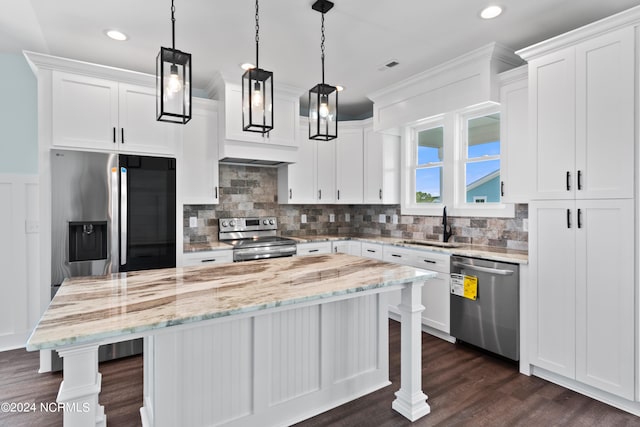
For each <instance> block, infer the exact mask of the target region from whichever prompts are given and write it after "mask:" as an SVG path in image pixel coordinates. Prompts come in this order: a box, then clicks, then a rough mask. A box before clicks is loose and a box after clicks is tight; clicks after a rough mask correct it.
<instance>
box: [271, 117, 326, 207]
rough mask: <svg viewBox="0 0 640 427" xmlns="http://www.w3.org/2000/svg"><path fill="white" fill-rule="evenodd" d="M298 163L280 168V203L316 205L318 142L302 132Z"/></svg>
mask: <svg viewBox="0 0 640 427" xmlns="http://www.w3.org/2000/svg"><path fill="white" fill-rule="evenodd" d="M299 135H300V146H299V147H298V151H297V153H296V162H295V163H292V164H289V165H285V166H280V167H279V168H278V203H281V204H287V203H315V202H316V198H317V197H318V193H317V192H316V186H317V158H316V150H317V143H316V141H310V140H309V138H308V137H307V134H306V132H305V131H303V130H300V131H299Z"/></svg>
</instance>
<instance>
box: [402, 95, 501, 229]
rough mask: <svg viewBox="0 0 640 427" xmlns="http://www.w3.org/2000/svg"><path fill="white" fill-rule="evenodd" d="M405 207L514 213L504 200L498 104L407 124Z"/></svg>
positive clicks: (421, 211)
mask: <svg viewBox="0 0 640 427" xmlns="http://www.w3.org/2000/svg"><path fill="white" fill-rule="evenodd" d="M402 150H403V154H402V158H403V166H402V168H403V174H402V181H401V185H402V212H403V213H406V214H409V215H442V208H443V207H444V206H446V207H447V213H449V214H450V215H454V216H484V217H513V215H514V207H513V205H511V204H510V205H506V204H503V203H502V202H501V200H500V187H501V181H500V152H501V149H500V112H499V105H497V104H495V103H486V104H482V105H478V106H474V107H469V108H466V109H464V110H461V111H457V112H452V113H447V114H444V115H440V116H437V117H433V118H430V119H425V120H421V121H420V122H416V123H414V124H413V125H412V126H409V127H407V128H405V129H404V133H403V143H402Z"/></svg>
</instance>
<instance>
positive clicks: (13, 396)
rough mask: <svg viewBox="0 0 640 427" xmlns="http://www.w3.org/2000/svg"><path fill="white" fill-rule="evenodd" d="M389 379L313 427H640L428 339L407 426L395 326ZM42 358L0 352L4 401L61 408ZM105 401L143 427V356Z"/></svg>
mask: <svg viewBox="0 0 640 427" xmlns="http://www.w3.org/2000/svg"><path fill="white" fill-rule="evenodd" d="M389 335H390V336H389V351H390V380H391V381H392V382H393V383H394V384H392V385H391V386H388V387H385V388H384V389H381V390H379V391H377V392H375V393H371V394H369V395H367V396H365V397H363V398H361V399H358V400H355V401H353V402H350V403H348V404H346V405H343V406H340V407H338V408H336V409H334V410H332V411H329V412H325V413H323V414H320V415H318V416H317V417H314V418H311V419H309V420H307V421H304V422H302V423H300V424H297V426H298V427H311V426H344V427H347V426H348V427H352V426H363V427H364V426H367V427H369V426H376V427H378V426H379V427H400V426H408V425H414V426H421V427H422V426H447V427H449V426H474V427H476V426H492V427H493V426H527V427H531V426H533V427H536V426H541V427H542V426H544V427H547V426H580V427H582V426H598V427H603V426H639V425H640V418H638V417H635V416H633V415H631V414H628V413H626V412H623V411H620V410H618V409H615V408H612V407H610V406H607V405H605V404H604V403H600V402H597V401H595V400H593V399H590V398H588V397H585V396H582V395H580V394H577V393H574V392H572V391H569V390H567V389H565V388H562V387H560V386H557V385H554V384H551V383H548V382H546V381H544V380H541V379H539V378H535V377H526V376H524V375H520V374H519V373H518V369H517V366H516V364H514V363H513V362H509V361H505V360H502V359H500V358H497V357H493V356H491V355H488V354H485V353H483V352H481V351H479V350H477V349H475V348H472V347H468V346H465V345H460V344H459V345H454V344H450V343H448V342H445V341H442V340H440V339H438V338H434V337H432V336H430V335H427V334H423V335H422V343H423V387H424V389H425V390H426V391H427V393H428V394H429V400H428V402H429V405H430V406H431V414H429V415H427V416H426V417H424V418H422V419H421V420H418V421H416V422H415V423H414V424H411V423H410V422H408V421H407V420H406V419H405V418H403V417H402V416H401V415H399V414H397V413H396V412H395V411H393V410H392V409H391V402H392V401H393V399H394V395H393V393H394V392H395V391H397V389H398V385H397V384H398V383H399V377H400V328H399V324H398V323H397V322H394V321H390V322H389ZM37 369H38V354H37V353H28V352H26V351H24V350H13V351H8V352H4V353H0V402H35V403H36V404H37V405H39V404H40V402H44V403H49V402H55V398H56V394H57V391H58V387H59V384H60V381H61V378H62V376H61V375H60V374H50V373H49V374H38V373H37ZM100 372H102V393H101V394H100V402H101V403H102V404H103V405H104V406H105V412H106V413H107V415H108V417H107V422H108V425H109V426H110V427H115V426H127V427H130V426H138V425H140V416H139V412H138V410H139V408H140V406H142V358H141V357H132V358H128V359H122V360H118V361H112V362H108V363H103V364H102V365H101V366H100ZM60 425H62V414H61V413H46V412H40V411H39V410H37V411H36V412H30V413H23V414H17V413H6V412H1V411H0V426H11V427H22V426H38V427H45V426H60Z"/></svg>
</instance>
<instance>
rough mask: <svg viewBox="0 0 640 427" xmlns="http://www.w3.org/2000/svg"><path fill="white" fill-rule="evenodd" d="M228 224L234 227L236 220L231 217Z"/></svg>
mask: <svg viewBox="0 0 640 427" xmlns="http://www.w3.org/2000/svg"><path fill="white" fill-rule="evenodd" d="M229 225H230V226H232V227H235V226H236V220H235V219H232V220H231V221H229Z"/></svg>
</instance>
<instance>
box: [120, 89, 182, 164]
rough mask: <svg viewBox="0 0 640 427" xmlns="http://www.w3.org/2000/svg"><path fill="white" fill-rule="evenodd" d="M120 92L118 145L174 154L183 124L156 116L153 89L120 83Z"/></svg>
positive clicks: (135, 150)
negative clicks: (158, 118)
mask: <svg viewBox="0 0 640 427" xmlns="http://www.w3.org/2000/svg"><path fill="white" fill-rule="evenodd" d="M119 92H120V95H119V100H120V102H119V106H120V108H119V123H120V130H119V135H118V137H119V138H120V139H119V141H120V144H119V146H120V147H119V149H120V150H121V151H126V152H131V153H149V154H165V155H175V152H176V148H177V146H178V141H179V140H180V138H181V132H182V127H183V126H182V125H180V124H176V123H167V122H159V121H157V120H156V91H155V89H154V88H150V87H145V86H135V85H130V84H124V83H121V84H120V85H119ZM188 125H189V124H187V125H186V126H188Z"/></svg>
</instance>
